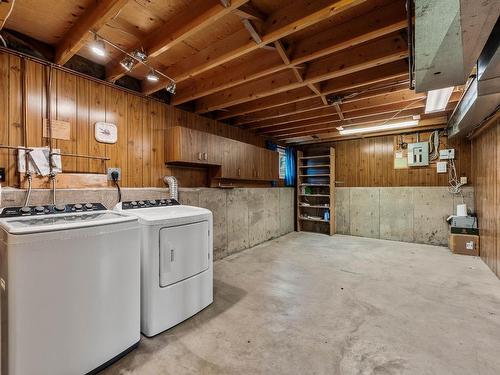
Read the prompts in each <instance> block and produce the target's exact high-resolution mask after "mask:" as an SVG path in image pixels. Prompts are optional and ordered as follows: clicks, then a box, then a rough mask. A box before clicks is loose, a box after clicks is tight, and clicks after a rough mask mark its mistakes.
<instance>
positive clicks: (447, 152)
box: [439, 148, 455, 160]
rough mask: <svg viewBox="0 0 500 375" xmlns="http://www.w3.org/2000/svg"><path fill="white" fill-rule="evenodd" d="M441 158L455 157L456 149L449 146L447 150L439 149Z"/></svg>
mask: <svg viewBox="0 0 500 375" xmlns="http://www.w3.org/2000/svg"><path fill="white" fill-rule="evenodd" d="M439 159H440V160H450V159H455V149H454V148H447V149H445V150H439Z"/></svg>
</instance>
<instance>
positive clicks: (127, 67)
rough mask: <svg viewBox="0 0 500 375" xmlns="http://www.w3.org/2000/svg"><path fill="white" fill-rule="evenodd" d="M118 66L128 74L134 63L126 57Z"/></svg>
mask: <svg viewBox="0 0 500 375" xmlns="http://www.w3.org/2000/svg"><path fill="white" fill-rule="evenodd" d="M120 65H121V66H123V68H124V69H125V70H126V71H127V72H130V71H131V70H132V68H133V67H134V61H133V60H132V59H131V58H130V57H126V58H124V59H123V60H122V61H120Z"/></svg>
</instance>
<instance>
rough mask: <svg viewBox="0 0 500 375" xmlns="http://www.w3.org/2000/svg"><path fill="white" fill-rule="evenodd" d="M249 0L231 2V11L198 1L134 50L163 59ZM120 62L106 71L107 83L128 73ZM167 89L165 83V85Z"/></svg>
mask: <svg viewBox="0 0 500 375" xmlns="http://www.w3.org/2000/svg"><path fill="white" fill-rule="evenodd" d="M248 1H249V0H232V1H231V2H230V5H229V6H228V7H226V6H224V5H223V4H222V3H221V2H220V1H218V0H197V1H196V2H194V4H192V5H191V6H190V7H189V8H187V9H186V10H185V11H183V12H182V13H181V14H178V15H176V16H175V17H173V19H172V20H171V22H166V23H165V25H164V26H162V27H160V29H158V30H155V31H153V32H151V34H150V35H149V37H147V38H146V40H145V41H144V42H143V43H142V46H141V45H139V44H137V45H136V46H135V48H132V49H131V50H134V49H138V48H141V47H143V48H144V50H145V51H146V53H147V55H148V58H154V57H156V56H159V55H161V54H162V53H164V52H166V51H167V50H169V49H171V48H172V47H174V46H175V45H177V44H179V43H182V42H183V41H184V40H186V39H187V38H189V37H191V36H193V35H194V34H196V33H197V32H199V31H201V30H203V29H204V28H206V27H209V26H210V25H212V24H213V23H214V22H216V21H217V20H219V19H221V18H222V17H224V16H226V15H227V14H230V13H231V12H233V11H234V10H235V9H237V8H238V7H240V6H242V5H245V3H247V2H248ZM123 57H124V56H123V55H121V56H120V59H118V60H117V61H115V62H114V64H112V65H111V66H109V68H107V69H106V79H107V80H108V81H116V80H117V79H118V78H120V77H122V76H124V75H125V74H126V73H127V72H126V71H125V69H124V68H123V67H122V66H121V65H120V60H121V58H123ZM162 84H163V85H164V83H162Z"/></svg>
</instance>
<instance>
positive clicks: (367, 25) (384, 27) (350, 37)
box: [146, 2, 406, 105]
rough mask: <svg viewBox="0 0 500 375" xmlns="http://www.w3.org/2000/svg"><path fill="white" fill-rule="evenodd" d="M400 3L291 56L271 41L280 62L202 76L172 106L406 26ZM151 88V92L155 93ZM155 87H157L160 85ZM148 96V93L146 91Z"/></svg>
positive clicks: (306, 43) (308, 42)
mask: <svg viewBox="0 0 500 375" xmlns="http://www.w3.org/2000/svg"><path fill="white" fill-rule="evenodd" d="M400 5H401V4H400V2H398V3H396V4H390V5H388V6H386V7H383V8H380V9H376V10H374V11H372V12H369V13H367V14H365V15H363V17H358V18H356V19H354V20H352V21H351V22H347V23H344V24H341V25H338V26H336V27H333V28H331V29H328V30H326V31H323V32H321V33H319V34H316V35H314V36H313V37H309V38H305V39H303V40H301V41H300V42H298V43H297V45H296V46H295V48H294V51H295V52H294V54H293V55H292V57H290V55H289V52H288V51H287V50H286V48H285V46H283V44H282V42H281V41H280V40H277V41H275V42H274V46H275V47H276V50H277V52H278V54H279V55H280V56H281V58H282V62H280V61H279V60H278V61H276V60H274V59H272V58H267V59H264V61H259V64H261V65H265V67H264V68H263V69H262V70H257V69H256V68H255V66H254V64H248V65H246V66H241V67H240V66H239V67H238V74H239V75H238V76H235V74H233V72H229V74H228V75H227V76H226V75H221V74H218V73H213V74H212V75H208V76H205V75H204V76H203V77H202V79H199V80H196V79H193V80H190V81H188V85H185V86H179V89H178V93H177V94H176V96H175V97H174V98H172V99H173V100H172V104H174V105H179V104H182V103H186V102H188V101H191V100H195V99H198V98H201V97H203V96H207V95H210V94H213V93H215V92H218V91H221V90H226V89H228V88H231V87H234V86H237V85H239V84H242V83H245V82H248V81H251V80H254V79H258V78H262V77H264V76H266V75H269V74H274V73H277V72H279V71H281V70H285V69H287V68H289V67H290V66H295V67H297V68H302V67H303V66H301V65H302V64H304V63H307V62H309V61H312V60H314V59H316V58H320V57H323V56H325V55H328V54H332V53H335V52H339V51H341V50H343V49H346V48H349V47H353V46H356V45H358V44H361V43H365V42H367V41H369V40H373V39H375V38H379V37H381V36H384V35H387V34H390V33H392V32H395V31H398V30H401V29H403V28H404V27H406V23H405V22H406V21H405V14H404V9H403V10H401V9H400ZM154 87H155V86H153V87H152V88H151V90H154ZM156 87H160V86H159V85H158V86H156ZM146 93H149V92H146Z"/></svg>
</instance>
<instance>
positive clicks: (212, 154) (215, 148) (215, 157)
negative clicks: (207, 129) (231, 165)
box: [204, 134, 224, 165]
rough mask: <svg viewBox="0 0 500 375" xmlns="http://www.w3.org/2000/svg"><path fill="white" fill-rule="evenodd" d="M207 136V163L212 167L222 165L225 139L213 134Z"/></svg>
mask: <svg viewBox="0 0 500 375" xmlns="http://www.w3.org/2000/svg"><path fill="white" fill-rule="evenodd" d="M206 136H207V154H206V157H205V154H204V158H205V159H206V162H207V163H208V164H211V165H222V160H223V156H224V148H223V146H224V141H223V140H224V138H222V137H219V136H217V135H213V134H206Z"/></svg>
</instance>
